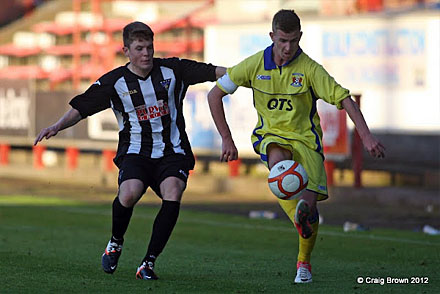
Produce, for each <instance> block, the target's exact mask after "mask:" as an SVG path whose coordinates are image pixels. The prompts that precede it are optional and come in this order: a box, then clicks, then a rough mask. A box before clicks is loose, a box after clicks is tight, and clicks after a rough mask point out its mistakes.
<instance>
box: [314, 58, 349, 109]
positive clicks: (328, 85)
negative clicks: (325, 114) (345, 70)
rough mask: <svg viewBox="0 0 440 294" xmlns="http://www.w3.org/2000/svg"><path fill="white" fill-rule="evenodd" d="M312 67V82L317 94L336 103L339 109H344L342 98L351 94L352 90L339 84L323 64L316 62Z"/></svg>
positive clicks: (328, 101)
mask: <svg viewBox="0 0 440 294" xmlns="http://www.w3.org/2000/svg"><path fill="white" fill-rule="evenodd" d="M312 68H313V78H312V81H311V84H312V89H313V91H314V93H315V95H316V96H317V97H318V98H320V99H323V100H324V101H325V102H327V103H330V104H333V105H336V107H337V108H338V109H342V108H343V107H342V100H344V99H345V98H347V97H348V96H350V91H349V90H347V89H345V88H343V87H342V86H341V85H339V84H338V83H337V82H336V81H335V79H334V78H333V77H332V76H330V75H329V73H328V72H327V71H326V70H325V69H324V67H322V65H320V64H317V63H315V64H314V65H313V67H312Z"/></svg>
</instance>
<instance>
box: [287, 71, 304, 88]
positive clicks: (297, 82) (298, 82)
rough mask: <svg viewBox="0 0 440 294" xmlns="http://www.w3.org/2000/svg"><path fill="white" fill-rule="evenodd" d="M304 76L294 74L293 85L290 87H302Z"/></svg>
mask: <svg viewBox="0 0 440 294" xmlns="http://www.w3.org/2000/svg"><path fill="white" fill-rule="evenodd" d="M303 76H304V75H303V74H302V73H293V74H292V83H291V84H290V85H291V86H294V87H302V81H303Z"/></svg>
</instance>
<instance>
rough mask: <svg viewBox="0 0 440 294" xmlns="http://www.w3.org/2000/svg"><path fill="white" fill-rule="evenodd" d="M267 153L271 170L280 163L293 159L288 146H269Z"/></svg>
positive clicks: (272, 144) (271, 144) (273, 144)
mask: <svg viewBox="0 0 440 294" xmlns="http://www.w3.org/2000/svg"><path fill="white" fill-rule="evenodd" d="M266 152H267V165H268V167H269V169H271V168H272V166H274V165H275V164H276V163H278V162H280V161H283V160H289V159H292V152H291V151H290V150H289V149H287V148H286V146H284V147H283V146H280V145H278V144H277V143H275V142H274V143H270V144H269V145H268V146H267V149H266Z"/></svg>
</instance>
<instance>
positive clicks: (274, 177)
mask: <svg viewBox="0 0 440 294" xmlns="http://www.w3.org/2000/svg"><path fill="white" fill-rule="evenodd" d="M308 180H309V178H308V176H307V172H306V170H305V169H304V167H303V166H302V165H301V164H299V163H298V162H296V161H294V160H283V161H280V162H278V163H277V164H275V165H274V166H273V167H272V169H271V170H270V173H269V177H268V179H267V181H268V183H269V188H270V190H271V191H272V193H274V194H275V196H277V197H278V198H280V199H283V200H291V199H295V198H298V197H299V195H301V193H302V191H304V189H305V188H306V187H307V183H308Z"/></svg>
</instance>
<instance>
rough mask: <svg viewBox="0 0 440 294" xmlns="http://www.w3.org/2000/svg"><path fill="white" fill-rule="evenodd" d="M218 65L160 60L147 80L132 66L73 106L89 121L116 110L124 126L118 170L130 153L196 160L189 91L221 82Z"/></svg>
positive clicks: (93, 88) (116, 71)
mask: <svg viewBox="0 0 440 294" xmlns="http://www.w3.org/2000/svg"><path fill="white" fill-rule="evenodd" d="M215 68H216V67H215V66H213V65H211V64H206V63H201V62H196V61H192V60H186V59H178V58H165V59H162V58H154V61H153V68H152V70H151V72H150V74H149V75H148V76H147V77H145V78H142V77H140V76H138V75H136V74H134V73H133V72H131V71H130V70H129V69H128V68H127V65H125V66H121V67H118V68H116V69H114V70H112V71H110V72H108V73H107V74H105V75H103V76H102V77H101V78H99V79H98V80H97V81H96V82H95V83H94V84H93V85H91V86H90V87H89V88H88V89H87V90H86V91H85V92H84V93H83V94H81V95H78V96H76V97H74V98H73V99H72V100H71V101H70V105H71V106H72V107H73V108H75V109H77V110H78V111H79V112H80V114H81V116H82V117H83V118H85V117H87V116H89V115H93V114H95V113H97V112H99V111H102V110H104V109H107V108H109V107H111V108H112V109H113V112H114V113H115V116H116V119H117V121H118V124H119V144H118V151H117V154H116V157H115V159H114V161H115V163H116V165H118V166H119V163H120V159H121V157H122V156H123V155H124V154H140V155H144V156H146V157H148V158H161V157H163V156H166V155H170V154H176V153H180V154H186V155H189V156H191V157H192V156H193V155H192V151H191V146H190V143H189V140H188V136H187V134H186V132H185V121H184V117H183V111H182V107H183V99H184V97H185V94H186V91H187V89H188V86H190V85H193V84H197V83H202V82H206V81H215V80H216V75H215Z"/></svg>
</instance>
